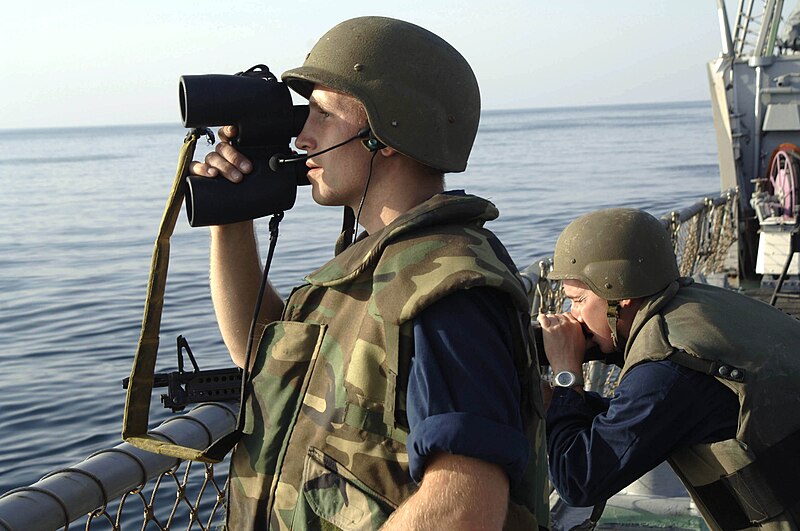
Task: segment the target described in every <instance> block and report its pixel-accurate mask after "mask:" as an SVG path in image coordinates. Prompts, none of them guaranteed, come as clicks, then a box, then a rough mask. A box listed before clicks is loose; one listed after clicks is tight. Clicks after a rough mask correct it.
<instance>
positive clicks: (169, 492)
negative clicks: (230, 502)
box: [85, 461, 228, 531]
mask: <svg viewBox="0 0 800 531" xmlns="http://www.w3.org/2000/svg"><path fill="white" fill-rule="evenodd" d="M181 470H183V472H181ZM227 486H228V483H227V481H225V482H224V483H223V485H222V486H220V484H219V482H218V480H217V478H216V476H215V475H214V465H212V464H205V463H193V462H191V461H183V462H181V463H179V464H177V465H176V466H175V467H174V468H172V469H170V470H168V471H166V472H164V473H162V474H160V475H159V476H158V477H157V478H156V479H155V480H154V481H153V482H152V489H151V490H150V494H149V495H147V493H146V492H145V489H146V485H142V486H140V487H137V488H135V489H133V490H131V491H130V492H127V493H125V494H123V495H122V497H121V498H120V500H119V503H118V504H117V506H116V508H113V507H109V506H107V505H104V506H102V507H99V508H98V509H96V510H95V511H93V512H91V513H89V515H88V518H87V521H86V528H85V529H86V531H89V530H97V529H111V530H112V531H121V530H122V528H123V524H124V523H125V521H126V520H127V521H128V523H132V521H133V520H141V521H142V524H141V529H142V530H146V529H159V530H161V531H167V530H169V529H175V527H174V525H176V524H177V525H181V528H183V526H182V523H183V522H185V519H187V518H188V522H185V523H186V529H187V530H193V529H198V530H200V531H210V530H212V529H217V528H219V527H220V526H221V525H222V524H223V521H224V516H225V496H226V492H227ZM193 489H196V490H197V492H196V494H194V495H192V494H191V492H192V490H193ZM170 500H171V504H172V505H171V507H169V505H167V506H166V507H169V511H166V510H165V509H161V510H159V508H158V507H157V506H160V504H161V503H164V504H169V503H170ZM131 503H133V504H135V506H136V508H137V511H134V510H133V509H131V508H130V507H129V504H131ZM131 513H133V514H131ZM137 514H139V515H141V518H136V515H137ZM126 516H127V517H128V518H125V517H126Z"/></svg>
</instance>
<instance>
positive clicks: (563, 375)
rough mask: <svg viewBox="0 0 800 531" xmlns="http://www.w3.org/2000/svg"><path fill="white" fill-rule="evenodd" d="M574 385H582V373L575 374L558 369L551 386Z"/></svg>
mask: <svg viewBox="0 0 800 531" xmlns="http://www.w3.org/2000/svg"><path fill="white" fill-rule="evenodd" d="M576 386H581V387H582V386H583V374H575V373H574V372H572V371H560V372H559V373H558V374H556V375H555V377H553V387H576Z"/></svg>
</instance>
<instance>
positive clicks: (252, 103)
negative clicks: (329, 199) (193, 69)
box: [179, 65, 308, 227]
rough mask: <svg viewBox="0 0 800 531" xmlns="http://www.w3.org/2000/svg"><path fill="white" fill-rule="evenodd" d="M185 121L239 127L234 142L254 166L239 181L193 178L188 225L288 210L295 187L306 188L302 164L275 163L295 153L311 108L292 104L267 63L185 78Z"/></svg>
mask: <svg viewBox="0 0 800 531" xmlns="http://www.w3.org/2000/svg"><path fill="white" fill-rule="evenodd" d="M179 99H180V105H181V118H182V119H183V125H184V126H185V127H187V128H206V127H216V126H222V125H235V126H236V127H237V130H238V135H237V136H236V138H235V139H233V140H232V141H231V144H233V145H234V146H235V147H236V149H237V150H238V151H239V152H241V153H242V154H243V155H244V156H245V157H247V158H248V159H249V160H250V161H251V162H252V164H253V170H252V171H251V172H250V173H249V174H248V175H246V176H245V179H243V180H242V182H241V183H232V182H230V181H228V180H227V179H225V178H223V177H218V178H216V179H209V178H206V177H200V176H196V175H193V176H189V177H188V179H187V181H188V187H187V192H186V214H187V216H188V218H189V225H191V226H192V227H202V226H207V225H224V224H227V223H236V222H239V221H245V220H250V219H256V218H260V217H263V216H268V215H271V214H277V213H279V212H284V211H286V210H289V209H290V208H292V207H293V206H294V202H295V199H296V197H297V186H298V185H303V184H308V179H307V178H306V167H305V166H304V165H303V164H277V165H276V164H273V165H272V166H273V167H270V164H269V160H270V158H273V157H275V156H285V154H286V153H291V147H290V145H289V143H290V142H291V139H292V138H293V137H296V136H297V135H299V134H300V131H302V129H303V124H305V121H306V118H307V117H308V105H293V104H292V97H291V94H290V93H289V89H288V87H287V86H286V84H285V83H282V82H280V81H278V79H277V78H276V77H275V76H274V75H273V74H272V73H271V72H270V71H269V68H268V67H266V66H265V65H256V66H254V67H252V68H250V69H249V70H247V71H244V72H239V73H238V74H233V75H230V74H228V75H226V74H206V75H190V76H181V78H180V86H179Z"/></svg>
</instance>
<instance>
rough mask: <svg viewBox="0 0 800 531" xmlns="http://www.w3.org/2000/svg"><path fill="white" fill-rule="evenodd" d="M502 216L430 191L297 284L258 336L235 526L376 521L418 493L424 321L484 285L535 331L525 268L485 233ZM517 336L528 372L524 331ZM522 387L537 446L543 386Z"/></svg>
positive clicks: (530, 506) (520, 510) (538, 495)
mask: <svg viewBox="0 0 800 531" xmlns="http://www.w3.org/2000/svg"><path fill="white" fill-rule="evenodd" d="M496 216H497V211H496V209H495V207H494V206H493V205H492V204H491V203H489V202H488V201H485V200H483V199H480V198H476V197H474V196H463V195H462V196H458V195H448V194H440V195H437V196H434V197H433V198H432V199H430V200H428V201H426V202H425V203H423V204H421V205H419V206H418V207H416V208H414V209H412V210H411V211H409V212H406V213H405V214H403V215H402V216H400V217H399V218H398V219H396V220H395V221H394V222H393V223H391V224H390V225H389V226H388V227H386V228H384V229H383V230H381V231H379V232H377V233H375V234H372V235H370V236H368V237H366V238H364V239H361V240H360V241H358V242H357V243H356V244H354V245H352V246H350V247H349V248H348V249H346V250H345V251H344V252H342V253H340V254H339V255H338V256H337V257H336V258H334V259H333V260H332V261H330V262H328V263H327V264H326V265H325V266H323V267H322V268H320V269H319V270H317V271H315V272H314V273H312V274H311V275H309V276H308V277H307V278H306V281H307V283H306V284H304V285H302V286H300V287H298V288H296V289H295V290H294V291H293V292H292V294H291V295H290V297H289V299H288V301H287V303H286V307H285V309H284V313H283V316H282V320H281V321H277V322H273V323H271V324H269V325H268V326H267V327H266V329H265V331H264V333H263V335H262V338H261V342H260V346H259V349H258V355H257V357H256V360H255V365H254V368H253V376H252V379H251V380H250V382H249V384H248V385H249V386H250V389H249V398H248V399H247V401H246V403H245V419H246V423H245V429H244V436H243V438H242V440H241V441H240V442H239V444H238V446H237V447H236V448H235V450H234V453H233V456H232V459H231V474H230V497H229V507H228V528H229V529H231V530H237V531H238V530H241V529H274V530H277V529H295V530H304V529H343V530H349V529H365V530H368V529H378V528H379V527H380V526H381V525H382V524H383V523H384V522H385V521H386V519H387V518H388V517H389V515H390V514H391V512H392V511H394V510H395V509H396V508H397V507H398V505H399V504H401V503H402V502H403V501H404V500H406V499H407V498H408V497H409V496H411V495H412V494H413V493H414V492H415V490H416V485H415V484H414V482H413V481H412V480H411V477H410V475H409V471H408V454H407V451H406V445H405V443H406V437H407V435H408V428H407V425H406V419H405V389H406V384H407V375H408V367H409V365H410V360H411V357H412V355H413V334H412V320H413V319H414V317H415V316H416V315H418V314H419V313H420V312H421V311H422V310H423V309H424V308H426V307H427V306H429V305H430V304H431V303H433V302H435V301H436V300H439V299H441V298H442V297H444V296H446V295H447V294H449V293H452V292H454V291H456V290H461V289H469V288H474V287H483V286H488V287H492V288H495V289H498V290H500V291H502V292H504V293H506V294H507V296H508V297H507V298H508V300H509V301H510V305H509V309H508V310H509V318H511V319H515V320H516V321H517V322H518V323H520V326H519V327H512V328H514V329H515V330H516V329H517V328H518V329H519V330H527V322H528V321H527V320H528V319H529V316H528V313H527V312H528V310H527V308H528V307H527V299H526V296H525V294H524V291H523V290H522V288H521V284H520V282H519V279H518V277H517V275H516V273H515V271H516V270H515V269H514V268H513V264H512V263H511V260H510V259H509V257H508V256H507V253H506V252H505V249H504V248H503V247H502V246H501V245H500V243H499V241H498V240H497V239H496V238H495V237H494V235H493V234H492V233H491V232H489V231H487V230H485V229H483V224H484V222H485V221H486V220H489V219H493V218H494V217H496ZM523 323H524V325H523ZM477 333H480V332H479V331H478V332H477ZM515 340H516V351H515V353H514V354H515V360H516V362H517V364H518V370H519V371H520V374H521V376H524V375H526V374H527V372H526V368H528V367H530V355H529V351H528V348H527V338H526V336H524V335H523V334H522V332H520V334H519V337H517V338H515ZM534 368H535V365H534ZM533 379H534V378H533V377H531V378H530V380H533ZM528 388H530V389H533V385H532V384H531V385H528V386H527V387H526V390H527V389H528ZM524 394H525V396H526V398H527V401H526V403H525V404H523V416H524V417H525V418H526V420H527V421H528V422H527V424H528V425H527V429H528V431H529V433H530V434H531V435H530V437H531V441H532V445H533V441H534V437H541V436H542V435H543V433H542V429H543V428H542V424H543V423H542V422H540V421H541V413H540V412H541V408H540V405H541V396H540V395H539V394H538V383H537V385H536V392H526V393H524ZM541 448H543V447H540V446H538V444H537V445H535V447H534V448H532V450H531V463H530V465H529V472H530V473H529V474H528V476H526V480H525V481H524V482H523V485H521V486H519V487H520V488H522V489H523V490H522V491H521V492H515V493H514V496H513V500H512V502H511V503H510V506H509V519H508V520H509V522H510V523H513V524H514V525H516V526H517V528H528V529H529V528H533V529H535V528H536V519H535V517H534V516H533V514H534V512H535V511H537V510H538V511H542V510H544V512H543V513H540V514H544V515H545V516H544V519H541V520H542V521H544V522H546V521H547V520H546V518H547V512H546V488H545V482H546V475H545V474H546V473H545V470H546V466H545V465H544V462H543V461H542V462H541V463H537V457H538V458H541V457H542V453H541V452H539V451H538V450H540V449H541ZM543 508H544V509H543Z"/></svg>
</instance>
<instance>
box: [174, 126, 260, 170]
mask: <svg viewBox="0 0 800 531" xmlns="http://www.w3.org/2000/svg"><path fill="white" fill-rule="evenodd" d="M237 134H238V130H237V128H236V126H235V125H226V126H223V127H220V128H219V130H218V131H217V136H218V137H219V142H218V143H217V145H216V147H215V148H214V151H211V152H209V153H208V154H207V155H206V157H205V160H204V161H203V162H198V161H194V162H192V164H191V166H190V167H189V171H190V172H191V173H192V175H200V176H203V177H212V178H214V177H218V176H220V175H222V176H223V177H225V178H226V179H228V180H229V181H231V182H234V183H238V182H240V181H241V180H242V179H243V178H244V175H245V174H247V173H249V172H250V171H251V170H252V169H253V165H252V163H251V162H250V160H248V159H247V157H245V156H244V155H242V154H241V153H240V152H239V150H237V149H236V148H235V147H233V145H232V144H231V139H232V138H235V137H236V135H237Z"/></svg>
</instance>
